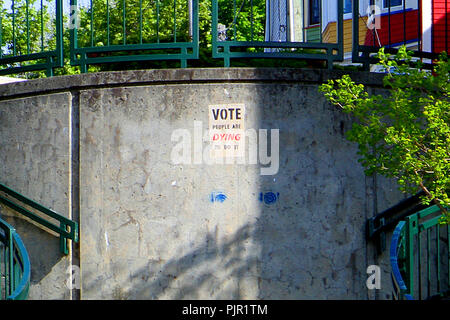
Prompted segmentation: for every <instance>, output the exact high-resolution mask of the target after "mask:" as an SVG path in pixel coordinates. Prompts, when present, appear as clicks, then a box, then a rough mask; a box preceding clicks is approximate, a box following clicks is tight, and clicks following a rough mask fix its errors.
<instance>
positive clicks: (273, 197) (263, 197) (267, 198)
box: [259, 192, 280, 204]
mask: <svg viewBox="0 0 450 320" xmlns="http://www.w3.org/2000/svg"><path fill="white" fill-rule="evenodd" d="M279 198H280V193H279V192H277V193H276V194H275V193H274V192H266V193H264V194H263V193H262V192H261V193H260V194H259V201H261V202H263V201H264V203H265V204H274V203H275V202H277V201H278V199H279Z"/></svg>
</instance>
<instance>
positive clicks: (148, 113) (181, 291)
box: [0, 69, 402, 299]
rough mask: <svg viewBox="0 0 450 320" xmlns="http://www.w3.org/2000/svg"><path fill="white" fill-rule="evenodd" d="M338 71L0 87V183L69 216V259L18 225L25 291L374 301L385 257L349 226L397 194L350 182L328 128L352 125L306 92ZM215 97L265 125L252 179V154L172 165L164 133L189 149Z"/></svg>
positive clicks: (343, 144) (132, 74)
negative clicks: (264, 170)
mask: <svg viewBox="0 0 450 320" xmlns="http://www.w3.org/2000/svg"><path fill="white" fill-rule="evenodd" d="M341 74H342V73H339V72H337V71H333V72H330V71H326V70H316V71H313V70H295V69H277V70H274V69H186V70H153V71H129V72H112V73H103V74H87V75H81V76H69V77H55V78H50V79H43V80H37V81H27V82H23V83H18V84H15V85H10V84H9V85H3V86H0V95H1V96H2V101H0V143H1V144H0V147H1V151H2V152H0V154H1V157H2V158H1V160H2V162H3V163H2V167H1V168H2V169H1V172H0V179H1V181H2V182H3V183H5V184H7V185H9V186H10V187H12V188H13V189H16V190H17V191H19V192H22V193H23V194H25V195H28V196H30V197H31V198H34V199H35V200H37V201H40V202H42V203H43V204H44V205H47V206H50V207H52V208H54V209H56V210H58V211H60V212H63V213H65V214H66V215H67V216H69V217H72V218H74V219H75V220H78V221H79V222H80V245H79V247H78V246H74V247H73V248H72V252H71V254H70V255H69V257H61V256H59V253H58V249H57V245H58V240H57V239H56V238H55V237H54V236H48V234H47V233H45V232H42V231H40V230H39V234H36V233H37V230H38V229H36V227H34V226H33V227H31V226H30V225H29V224H28V225H27V224H21V229H20V230H19V231H20V232H21V235H22V236H23V237H24V238H25V244H26V245H27V248H30V249H29V250H30V251H31V252H32V253H33V254H32V257H33V256H34V257H35V258H32V268H33V270H34V271H33V274H32V280H33V286H32V290H31V293H32V294H31V297H32V298H34V299H41V298H58V299H62V298H66V299H68V298H78V297H81V298H82V299H174V298H176V299H183V298H188V299H197V298H198V299H367V298H380V299H385V298H389V295H390V291H391V287H390V277H389V272H390V269H389V265H388V263H387V261H388V260H387V259H386V258H387V257H386V254H384V255H383V256H380V257H377V256H376V254H375V253H374V250H373V248H372V247H371V245H370V244H369V245H368V244H367V243H366V241H365V233H364V232H365V229H364V228H365V221H366V219H367V218H369V217H371V216H372V215H374V214H375V213H376V212H377V210H378V211H381V210H383V209H385V208H387V207H389V206H391V205H393V204H395V203H396V202H397V201H398V200H399V199H400V198H401V197H402V196H401V195H400V194H399V193H398V192H397V191H396V190H395V185H394V184H393V183H392V182H391V181H385V180H382V179H374V178H372V177H365V176H364V174H363V170H362V168H361V167H360V165H359V163H358V162H357V159H356V146H355V145H353V144H351V143H349V142H347V141H346V140H345V139H344V136H343V134H344V132H345V131H346V130H347V129H348V128H349V127H350V126H351V123H352V120H351V119H350V118H349V117H348V116H346V115H343V114H342V113H341V112H340V111H339V110H337V109H335V108H334V107H332V106H330V105H329V104H328V103H327V102H326V101H325V99H324V98H323V97H322V96H321V95H320V94H319V93H318V91H317V88H318V85H319V84H320V83H322V82H323V81H324V80H325V79H327V78H329V77H339V76H340V75H341ZM353 76H354V78H355V80H357V81H359V82H363V83H365V84H367V85H368V86H371V87H374V88H375V87H379V86H380V84H381V78H380V76H379V75H373V74H366V73H356V74H354V75H353ZM229 103H234V104H235V103H242V104H244V105H245V118H244V123H245V129H254V130H255V132H259V130H260V129H267V130H268V131H269V132H270V130H271V129H279V140H278V141H279V168H278V171H277V172H276V174H274V175H261V170H260V169H261V167H267V165H264V164H261V162H258V163H257V164H254V163H249V162H248V161H247V162H245V163H243V164H206V163H205V162H204V161H202V163H198V164H195V163H194V160H195V158H194V156H192V158H191V159H192V160H193V162H191V164H176V163H174V161H173V150H174V147H175V146H176V145H177V142H176V141H172V140H171V137H172V134H173V133H174V132H175V131H176V130H179V129H186V132H189V133H190V141H191V142H192V144H191V146H192V149H194V148H196V147H195V146H196V144H195V143H196V142H195V141H194V138H195V136H196V134H197V133H196V130H197V129H198V125H199V124H201V126H202V129H203V131H201V134H204V132H205V131H206V129H207V127H208V124H209V118H208V112H209V111H208V107H209V105H216V104H229ZM27 110H28V111H27ZM27 112H28V113H27ZM33 113H36V114H35V115H33ZM39 119H41V120H39ZM19 123H20V124H21V127H22V128H26V130H25V129H24V130H21V131H20V133H18V130H17V129H14V128H17V126H18V124H19ZM5 124H8V125H7V126H5ZM196 126H197V127H196ZM196 128H197V129H196ZM273 135H274V133H273V134H272V136H273ZM269 139H270V134H269ZM263 140H264V139H262V140H261V139H259V140H258V142H259V145H258V147H260V146H261V141H263ZM207 145H208V143H207V142H204V143H203V144H202V148H206V147H207ZM269 145H270V143H269ZM197 147H198V145H197ZM271 148H272V151H275V149H274V145H273V144H272V146H271ZM19 151H20V152H19ZM191 151H192V150H191ZM248 152H249V151H248V150H247V158H246V159H247V160H248ZM22 159H24V160H22ZM219 193H220V194H222V195H223V198H221V199H220V201H214V200H215V198H214V195H217V194H219ZM265 196H266V197H265ZM268 196H273V197H272V198H271V199H269V198H268ZM224 199H225V200H224ZM5 212H6V210H4V209H3V210H2V211H1V214H2V216H3V215H4V214H5ZM7 214H8V215H11V213H7ZM15 220H17V219H15ZM31 238H32V239H31ZM36 238H38V239H39V241H38V242H37V241H36ZM44 238H48V239H47V240H46V242H43V241H41V239H44ZM43 243H44V245H42V244H43ZM44 246H45V248H46V249H45V251H46V254H47V255H51V258H47V256H45V255H44V254H43V251H44V250H42V248H43V247H44ZM53 247H55V248H53ZM52 252H53V253H54V254H53V253H52ZM41 254H42V255H41ZM33 259H35V260H34V261H33ZM36 261H40V262H36ZM33 262H34V263H33ZM68 264H75V265H80V267H81V291H80V295H78V291H74V292H72V291H71V290H69V289H68V288H67V287H65V281H66V279H67V277H68V275H67V273H66V269H67V266H68ZM371 264H378V265H380V266H381V268H382V270H383V274H382V289H381V290H378V291H377V292H375V291H368V290H367V288H366V279H367V277H368V275H367V274H366V268H367V266H368V265H371ZM44 274H45V276H44Z"/></svg>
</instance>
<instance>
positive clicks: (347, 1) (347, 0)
mask: <svg viewBox="0 0 450 320" xmlns="http://www.w3.org/2000/svg"><path fill="white" fill-rule="evenodd" d="M351 12H352V0H344V13H351Z"/></svg>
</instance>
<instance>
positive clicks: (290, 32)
mask: <svg viewBox="0 0 450 320" xmlns="http://www.w3.org/2000/svg"><path fill="white" fill-rule="evenodd" d="M349 3H352V7H351V8H348V6H349V5H348V4H349ZM370 3H376V4H377V5H381V6H382V12H379V13H377V14H375V15H369V14H368V11H367V10H366V9H367V8H366V7H365V6H367V4H370ZM389 3H390V1H389V0H386V1H377V2H372V1H368V0H364V1H362V0H357V1H352V2H348V1H345V4H346V6H344V0H336V1H335V2H334V1H333V2H331V1H325V0H321V1H292V0H276V1H275V0H274V1H267V0H229V1H224V0H70V3H68V5H67V8H66V10H64V8H63V0H0V4H1V5H0V9H1V11H0V66H2V67H1V68H0V75H1V74H13V73H22V72H28V71H38V70H45V72H46V74H47V76H51V75H53V74H54V73H55V69H57V68H60V67H63V66H64V65H65V64H64V63H65V62H68V61H70V64H71V65H72V66H78V67H79V68H80V71H81V72H87V71H88V66H89V65H95V64H103V66H105V65H108V64H114V65H113V66H111V69H114V68H119V67H118V64H117V63H119V62H120V63H122V65H123V63H125V65H123V68H127V67H128V66H129V65H130V64H133V68H136V67H142V68H147V67H148V66H153V64H150V62H151V61H159V62H161V61H166V60H167V61H169V60H171V61H179V62H180V64H179V65H180V66H181V67H187V63H188V61H189V60H194V61H195V60H198V59H199V56H200V49H203V50H204V52H207V54H211V55H212V57H213V58H215V59H221V60H223V63H224V66H225V67H229V66H231V61H232V60H238V59H260V58H262V59H266V58H270V59H281V60H284V59H298V60H316V61H325V62H326V63H327V66H328V68H332V67H333V63H334V62H339V61H343V60H344V57H346V59H347V58H350V56H351V58H352V62H354V63H358V64H362V65H363V66H365V67H366V68H368V67H369V66H370V64H373V63H377V62H378V60H377V58H376V57H375V55H376V53H377V52H378V50H379V48H380V47H385V48H386V52H389V53H395V52H396V51H397V49H396V48H398V47H399V46H400V45H403V44H406V45H408V46H409V49H410V50H412V51H413V52H414V55H415V56H416V57H417V58H425V59H422V60H424V61H432V60H433V59H435V58H437V53H430V52H426V51H427V50H428V49H427V50H424V49H423V43H424V41H423V34H422V28H421V24H422V20H421V17H422V15H421V10H422V2H421V1H420V0H411V1H402V5H401V6H398V5H397V6H394V7H391V6H389ZM330 4H333V6H330ZM386 4H387V7H385V5H386ZM334 5H336V7H335V6H334ZM200 7H201V8H202V10H211V11H210V12H208V11H202V14H203V15H202V16H203V17H204V15H205V12H208V13H207V15H208V17H207V20H206V21H202V23H201V24H202V27H201V28H200V22H199V16H200V11H199V8H200ZM368 8H369V9H370V8H371V7H370V5H369V7H368ZM344 9H345V11H344ZM350 12H352V13H350ZM209 13H210V15H209ZM344 16H345V20H344ZM372 18H373V19H372ZM325 19H326V20H325ZM350 20H352V21H350ZM444 20H445V21H441V22H439V23H438V29H439V28H441V27H442V28H446V27H447V26H448V21H447V20H448V19H444ZM362 21H364V23H365V26H364V24H362ZM369 21H379V22H380V25H379V26H377V24H376V22H375V23H370V22H369ZM372 24H374V25H372ZM361 28H364V30H360V29H361ZM200 29H201V33H202V38H201V39H200ZM350 29H351V30H350ZM344 30H345V31H344ZM445 30H446V29H445ZM350 34H352V37H350ZM210 37H211V38H210ZM447 38H448V37H445V48H448V43H449V41H448V39H447ZM442 41H444V40H442ZM344 42H345V45H344ZM200 43H201V44H202V45H203V46H204V47H202V48H200V47H199V46H200ZM203 50H202V53H203ZM433 50H434V49H433ZM344 51H345V52H344ZM350 51H351V52H350ZM428 51H429V50H428ZM347 54H348V55H347ZM202 59H203V60H202V62H201V63H198V65H202V66H205V64H207V66H210V65H215V63H213V62H211V61H210V60H209V57H206V56H204V55H202ZM66 65H67V64H66ZM157 66H159V67H161V66H165V64H162V63H159V64H158V65H157ZM104 69H108V68H107V67H103V69H102V70H104Z"/></svg>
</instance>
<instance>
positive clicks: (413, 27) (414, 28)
mask: <svg viewBox="0 0 450 320" xmlns="http://www.w3.org/2000/svg"><path fill="white" fill-rule="evenodd" d="M427 1H428V0H427ZM449 1H450V0H449ZM418 13H419V11H418V10H409V11H406V12H405V13H403V11H402V12H399V13H394V14H391V16H390V19H389V16H388V15H383V16H381V19H380V23H381V24H380V27H381V28H380V29H377V33H378V37H379V39H380V42H381V46H389V44H391V45H394V44H400V43H403V42H404V41H411V40H415V39H417V38H418V36H419V34H418V32H419V30H418V24H419V21H418V19H419V17H418ZM389 22H390V25H391V27H390V29H389ZM404 22H406V28H403V26H404ZM389 31H390V34H391V36H390V41H389ZM364 43H365V45H368V46H376V47H378V46H379V43H378V39H377V37H376V35H375V42H374V32H373V30H367V33H366V40H365V42H364Z"/></svg>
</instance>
